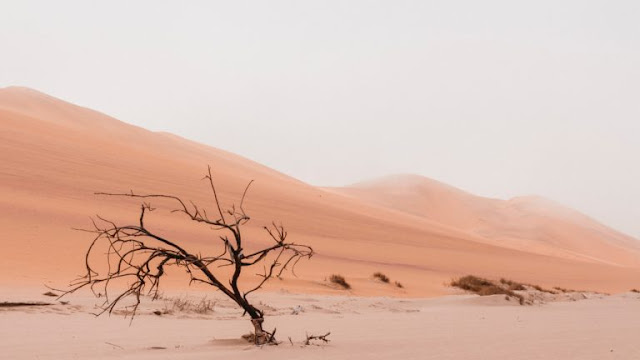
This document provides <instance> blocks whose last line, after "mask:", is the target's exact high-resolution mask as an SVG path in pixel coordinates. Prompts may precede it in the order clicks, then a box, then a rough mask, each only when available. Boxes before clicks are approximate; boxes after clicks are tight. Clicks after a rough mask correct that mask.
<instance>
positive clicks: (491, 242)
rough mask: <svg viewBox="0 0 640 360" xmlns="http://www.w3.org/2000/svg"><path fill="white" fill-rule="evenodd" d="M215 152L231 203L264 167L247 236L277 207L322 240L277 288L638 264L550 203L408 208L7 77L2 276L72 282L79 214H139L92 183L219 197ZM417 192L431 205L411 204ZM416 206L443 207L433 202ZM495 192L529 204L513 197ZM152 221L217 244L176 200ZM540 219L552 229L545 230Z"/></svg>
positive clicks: (363, 287) (193, 243) (300, 238)
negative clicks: (323, 184)
mask: <svg viewBox="0 0 640 360" xmlns="http://www.w3.org/2000/svg"><path fill="white" fill-rule="evenodd" d="M207 164H210V165H211V166H212V167H213V171H214V176H215V178H216V183H217V185H218V188H219V189H220V195H221V197H222V198H223V199H224V203H225V204H230V203H231V202H232V201H237V200H239V198H240V196H241V193H242V191H243V190H244V187H245V185H246V184H247V182H248V181H249V180H251V179H253V180H255V182H254V185H252V188H251V190H250V193H249V195H248V197H247V200H246V203H245V208H246V210H247V211H248V212H249V214H250V215H251V216H252V221H251V223H250V224H249V225H248V227H247V229H246V232H245V236H247V239H248V240H247V241H249V242H250V243H253V244H264V243H266V241H267V239H266V237H265V236H264V234H263V231H262V226H264V225H268V224H269V223H270V222H271V221H272V220H276V221H281V222H282V223H283V224H284V225H285V227H287V229H288V230H289V233H290V234H289V236H290V237H295V238H296V241H297V242H300V243H308V244H310V245H312V246H313V247H314V248H315V250H316V251H317V253H318V255H317V256H316V257H314V258H313V259H312V260H311V261H309V262H305V263H303V264H301V265H300V266H299V268H298V275H299V278H297V279H295V278H291V277H289V278H287V279H285V280H284V281H279V282H276V283H275V284H274V285H273V287H274V288H278V287H287V288H288V289H292V290H293V291H305V292H337V290H334V289H332V288H330V287H327V286H326V282H325V281H324V279H325V278H326V277H327V276H328V275H330V274H331V273H334V272H336V273H342V274H343V275H345V276H346V277H347V278H348V279H349V280H351V282H352V285H354V290H353V293H355V294H365V295H368V294H378V295H404V296H424V295H437V294H443V293H447V292H448V291H450V290H449V289H448V288H447V287H445V286H444V285H443V284H444V283H445V282H446V281H448V280H449V279H450V278H451V277H453V276H457V275H461V274H466V273H476V274H479V275H483V276H495V277H501V276H504V277H511V278H514V279H517V280H521V281H528V282H536V283H540V284H542V285H547V286H554V285H559V286H563V287H570V288H585V289H591V290H600V291H622V290H628V288H630V287H631V285H632V284H633V283H634V282H636V281H637V279H638V278H639V275H640V269H639V266H638V263H639V261H638V259H639V258H640V257H639V256H638V252H637V251H636V249H635V240H633V239H629V238H627V237H624V236H623V235H619V236H618V235H616V236H617V237H611V234H612V232H608V231H609V229H607V228H606V227H603V226H600V225H598V226H595V225H594V226H595V227H594V228H590V227H589V226H590V225H589V226H587V225H585V224H584V223H582V222H579V221H578V222H577V223H579V224H578V225H576V222H575V221H573V220H571V221H567V220H566V219H563V218H562V217H558V216H549V215H548V214H547V212H546V211H542V213H541V214H538V215H535V216H534V217H533V220H531V221H532V222H527V221H522V220H521V219H519V218H518V216H520V215H518V216H516V215H512V214H513V212H508V211H507V212H505V213H502V212H499V211H498V213H497V214H494V212H495V211H497V210H495V208H494V207H493V205H492V206H489V207H486V208H485V206H488V205H486V204H485V203H484V202H482V201H477V202H473V201H471V202H470V203H469V204H466V203H465V202H461V203H459V204H453V203H455V202H453V201H451V203H452V204H453V205H450V206H451V208H450V209H449V208H447V206H449V205H447V206H444V205H440V204H439V203H438V201H440V200H438V199H441V198H442V197H441V196H437V197H436V198H429V197H422V198H420V201H419V202H414V201H413V200H412V199H415V196H414V195H410V196H409V198H402V197H399V198H398V199H399V200H397V201H399V203H397V204H406V202H407V201H409V200H411V201H409V204H412V205H410V206H411V207H412V210H411V211H408V207H409V206H404V205H403V206H400V207H398V206H397V204H394V203H393V201H391V200H389V201H382V200H380V199H373V198H372V197H371V196H369V195H367V196H364V195H362V193H360V190H358V191H356V192H354V191H351V190H352V189H347V190H344V189H339V190H336V189H330V190H327V189H322V188H318V187H313V186H311V185H308V184H305V183H303V182H300V181H298V180H296V179H293V178H291V177H288V176H286V175H283V174H281V173H279V172H277V171H274V170H272V169H269V168H267V167H265V166H262V165H260V164H257V163H255V162H253V161H250V160H248V159H245V158H242V157H240V156H237V155H234V154H231V153H228V152H226V151H223V150H219V149H215V148H212V147H209V146H205V145H202V144H199V143H195V142H192V141H189V140H186V139H183V138H180V137H177V136H174V135H171V134H166V133H155V132H151V131H148V130H145V129H142V128H139V127H135V126H132V125H128V124H125V123H122V122H120V121H118V120H116V119H114V118H111V117H109V116H107V115H104V114H101V113H98V112H95V111H92V110H90V109H86V108H82V107H79V106H76V105H73V104H70V103H67V102H64V101H62V100H59V99H56V98H53V97H51V96H48V95H45V94H42V93H39V92H37V91H34V90H31V89H26V88H15V87H12V88H4V89H0V213H1V214H2V217H1V218H0V227H2V229H3V236H2V237H0V245H1V246H2V247H3V249H4V251H5V253H7V254H11V255H10V256H5V259H4V261H3V262H1V263H0V285H2V284H8V285H20V284H23V285H24V284H42V283H48V284H56V285H60V284H64V283H66V281H67V280H69V279H71V278H73V277H74V276H75V275H77V274H79V273H80V272H81V271H82V266H83V263H82V262H83V253H84V251H85V249H86V247H87V246H88V243H89V241H90V240H91V237H90V236H87V234H86V233H83V232H78V231H74V230H73V229H72V228H86V227H88V226H89V225H90V220H89V216H92V215H94V214H100V215H102V216H104V217H107V218H109V219H112V220H114V221H118V222H135V221H136V219H137V212H138V209H139V208H138V203H137V202H136V201H132V200H130V199H121V198H104V197H100V196H96V195H94V192H96V191H107V192H127V191H129V190H130V189H133V190H135V191H136V192H140V193H167V194H173V195H177V196H181V197H184V198H185V199H191V200H193V201H194V202H196V203H199V204H208V205H210V204H211V197H210V193H209V192H208V188H207V186H206V184H205V183H203V182H202V181H201V180H200V179H201V178H202V176H203V174H204V172H205V171H206V166H207ZM365 190H366V189H365ZM452 191H453V190H452ZM365 192H367V191H365ZM369 193H371V191H369ZM373 193H374V195H375V193H376V191H373ZM361 195H362V196H361ZM461 197H462V198H464V196H461ZM394 201H395V200H394ZM431 202H434V203H435V204H436V205H431ZM416 203H417V204H421V205H419V206H418V207H415V208H414V207H413V206H415V204H416ZM154 205H156V206H160V207H161V208H162V207H166V205H167V204H154ZM420 206H434V208H428V207H427V208H425V209H427V210H428V211H427V212H424V211H423V210H424V209H422V208H421V207H420ZM475 206H479V208H477V209H476V207H475ZM496 206H497V208H499V209H500V208H501V207H507V208H508V207H509V206H511V207H515V208H527V207H531V205H530V202H525V204H524V205H523V204H521V203H518V202H517V201H515V202H514V201H511V203H509V202H507V204H506V205H505V204H502V205H496ZM436 210H437V211H436ZM436 212H440V213H439V214H437V215H434V214H435V213H436ZM528 213H535V211H530V210H527V214H528ZM425 214H429V215H428V216H427V215H425ZM456 214H467V215H465V217H464V218H457V216H458V215H456ZM477 214H483V216H486V217H489V218H490V219H493V218H499V219H502V221H499V220H496V221H493V220H492V221H488V222H486V223H485V224H484V225H482V226H479V225H478V224H477V221H476V220H473V219H474V217H475V216H477ZM505 214H506V215H505ZM527 216H529V215H527ZM527 216H524V217H525V218H526V217H527ZM448 219H451V221H445V220H448ZM150 221H152V222H151V223H150V224H151V226H153V227H154V228H155V229H157V231H159V232H160V233H162V234H165V235H166V236H170V237H171V238H173V239H177V240H178V241H180V242H182V243H184V244H185V246H187V247H188V248H190V249H197V250H200V251H202V252H207V251H210V250H213V249H214V248H215V247H216V246H217V245H218V244H217V243H216V242H215V240H212V238H213V239H215V237H213V236H212V235H211V233H210V230H209V229H206V228H202V227H198V226H193V224H190V223H189V222H187V221H185V220H184V219H183V218H180V217H176V216H175V215H173V216H172V215H170V214H168V213H167V212H161V211H159V212H158V214H154V220H150ZM585 221H586V220H585ZM504 223H508V224H504ZM498 225H501V226H498ZM542 226H544V230H543V231H538V230H536V229H537V227H542ZM505 227H506V229H505ZM521 227H526V229H525V228H521ZM548 229H551V230H548ZM576 229H578V230H576ZM589 231H591V232H595V233H597V232H602V234H601V235H599V236H590V237H589V236H586V237H583V238H582V239H581V240H580V241H576V239H575V236H576V234H578V235H579V236H583V234H585V233H588V232H589ZM549 232H551V233H552V234H551V235H549V234H548V233H549ZM512 233H515V234H516V235H517V236H514V235H513V234H512ZM523 234H524V235H523ZM527 234H529V235H527ZM616 234H617V233H616ZM594 249H595V250H594ZM374 271H383V272H385V273H386V274H387V275H389V276H390V277H391V278H392V279H393V280H396V279H397V280H399V281H401V282H402V283H403V284H405V289H404V290H401V289H397V288H393V287H389V286H387V285H383V284H379V283H377V282H375V281H373V280H371V279H370V276H371V274H372V273H373V272H374ZM169 284H171V283H169Z"/></svg>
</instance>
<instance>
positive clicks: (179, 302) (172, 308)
mask: <svg viewBox="0 0 640 360" xmlns="http://www.w3.org/2000/svg"><path fill="white" fill-rule="evenodd" d="M162 299H163V300H164V309H163V310H162V314H173V313H176V312H181V313H195V314H209V313H212V312H214V311H215V306H216V301H213V300H208V299H207V298H206V297H205V298H202V299H201V300H200V301H198V302H195V301H192V300H190V299H188V298H186V297H185V298H179V297H175V298H164V297H163V298H162Z"/></svg>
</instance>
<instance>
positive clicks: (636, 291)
mask: <svg viewBox="0 0 640 360" xmlns="http://www.w3.org/2000/svg"><path fill="white" fill-rule="evenodd" d="M631 292H634V293H640V290H638V289H631Z"/></svg>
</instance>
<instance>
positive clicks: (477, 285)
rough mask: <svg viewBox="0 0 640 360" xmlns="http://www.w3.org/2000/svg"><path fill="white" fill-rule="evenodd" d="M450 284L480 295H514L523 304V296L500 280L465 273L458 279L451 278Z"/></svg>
mask: <svg viewBox="0 0 640 360" xmlns="http://www.w3.org/2000/svg"><path fill="white" fill-rule="evenodd" d="M503 280H504V279H503ZM505 281H506V280H505ZM514 284H515V283H514ZM501 285H502V286H501ZM451 286H455V287H458V288H460V289H462V290H466V291H470V292H472V293H475V294H478V295H480V296H488V295H498V294H504V295H506V296H507V297H514V298H516V299H518V301H519V302H520V305H524V297H523V296H522V295H520V294H517V293H515V292H513V290H510V289H509V287H511V285H509V284H508V283H503V282H502V281H501V282H500V283H495V282H493V281H491V280H488V279H484V278H481V277H477V276H473V275H467V276H464V277H461V278H459V279H456V280H453V281H452V282H451Z"/></svg>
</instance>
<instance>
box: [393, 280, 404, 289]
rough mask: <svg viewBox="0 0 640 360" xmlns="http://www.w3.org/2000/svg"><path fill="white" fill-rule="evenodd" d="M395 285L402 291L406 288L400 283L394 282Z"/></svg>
mask: <svg viewBox="0 0 640 360" xmlns="http://www.w3.org/2000/svg"><path fill="white" fill-rule="evenodd" d="M394 284H395V285H396V286H397V287H399V288H400V289H404V286H403V285H402V284H401V283H400V282H399V281H396V282H394Z"/></svg>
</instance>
